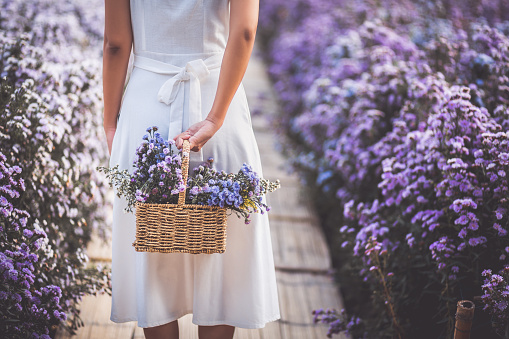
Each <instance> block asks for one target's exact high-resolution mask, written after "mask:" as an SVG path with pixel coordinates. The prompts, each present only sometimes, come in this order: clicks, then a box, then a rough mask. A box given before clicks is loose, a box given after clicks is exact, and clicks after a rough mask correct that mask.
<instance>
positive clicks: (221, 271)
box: [103, 0, 279, 339]
mask: <svg viewBox="0 0 509 339" xmlns="http://www.w3.org/2000/svg"><path fill="white" fill-rule="evenodd" d="M105 9H106V23H105V31H104V68H103V86H104V130H105V133H106V136H107V141H108V148H109V150H110V155H111V157H110V166H115V165H117V164H118V165H120V169H128V170H130V171H132V162H133V158H134V154H135V149H136V147H137V146H138V145H139V143H140V142H141V140H142V137H143V135H144V134H145V133H146V132H145V129H146V128H147V127H149V126H153V125H155V126H158V127H159V132H160V133H161V134H162V136H163V137H165V138H173V139H174V140H175V141H176V144H177V147H179V148H181V147H182V143H183V140H185V139H188V140H189V142H190V144H191V149H192V151H194V152H191V162H192V165H196V164H199V162H201V161H203V159H208V158H210V157H212V158H213V159H214V162H213V164H214V166H215V167H216V169H218V170H225V171H227V172H234V171H235V172H236V171H238V170H239V169H240V167H241V165H242V164H243V163H248V164H250V165H251V166H252V167H253V168H254V170H255V171H257V172H258V173H259V174H260V175H262V173H261V164H260V157H259V153H258V148H257V145H256V141H255V139H254V134H253V130H252V126H251V120H250V115H249V109H248V107H247V101H246V97H245V93H244V89H243V87H242V85H241V80H242V77H243V76H244V72H245V70H246V67H247V64H248V61H249V57H250V54H251V51H252V48H253V43H254V38H255V32H256V27H257V20H258V0H131V1H129V0H106V6H105ZM132 47H133V51H134V68H133V72H132V74H131V75H130V78H129V82H128V84H127V88H126V89H125V92H124V82H125V78H126V73H127V68H128V60H129V55H130V52H131V48H132ZM125 204H126V202H125V200H123V199H120V198H117V197H115V201H114V207H113V262H112V291H113V296H112V313H111V320H112V321H114V322H126V321H138V326H140V327H143V328H144V333H145V336H146V337H147V338H149V339H150V338H178V323H177V321H176V320H177V319H178V318H179V317H181V316H183V315H185V314H187V313H193V323H195V324H197V325H198V326H199V328H198V332H199V336H200V338H206V339H213V338H221V339H225V338H232V337H233V333H234V330H235V327H242V328H261V327H264V326H265V324H266V323H267V322H269V321H273V320H276V319H279V307H278V300H277V289H276V280H275V272H274V262H273V257H272V248H271V241H270V232H269V224H268V219H267V216H266V215H255V216H254V217H253V220H252V222H251V224H250V225H247V226H246V225H244V224H243V221H242V220H239V219H238V218H237V217H236V216H235V215H233V216H230V217H229V219H228V227H227V235H228V245H227V248H226V252H225V253H223V254H212V255H193V254H183V253H172V254H161V253H139V252H135V251H134V248H133V247H132V245H131V244H132V242H133V240H134V234H135V217H134V215H133V214H125V213H123V209H124V207H125Z"/></svg>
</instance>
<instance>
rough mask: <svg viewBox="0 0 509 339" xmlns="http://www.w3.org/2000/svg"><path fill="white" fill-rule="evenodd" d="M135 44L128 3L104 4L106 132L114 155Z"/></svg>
mask: <svg viewBox="0 0 509 339" xmlns="http://www.w3.org/2000/svg"><path fill="white" fill-rule="evenodd" d="M132 43H133V36H132V29H131V11H130V7H129V0H105V26H104V47H103V92H104V121H103V125H104V132H105V133H106V139H107V141H108V150H109V152H110V154H111V146H112V142H113V136H114V135H115V131H116V129H117V116H118V113H119V111H120V104H121V101H122V93H123V90H124V82H125V77H126V73H127V65H128V63H129V55H130V53H131V47H132Z"/></svg>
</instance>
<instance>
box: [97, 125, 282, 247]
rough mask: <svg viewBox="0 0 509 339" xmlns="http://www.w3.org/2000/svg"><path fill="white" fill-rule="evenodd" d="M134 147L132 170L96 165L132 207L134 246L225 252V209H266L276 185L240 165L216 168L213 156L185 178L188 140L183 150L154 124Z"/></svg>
mask: <svg viewBox="0 0 509 339" xmlns="http://www.w3.org/2000/svg"><path fill="white" fill-rule="evenodd" d="M147 132H148V134H146V135H145V136H144V137H143V142H142V143H141V145H140V146H139V147H138V148H137V149H136V156H135V159H134V163H133V166H134V168H135V169H134V171H133V173H132V174H131V173H129V171H128V170H122V171H121V170H119V168H118V165H117V166H115V167H113V168H107V167H98V170H100V171H103V172H105V173H106V177H107V179H108V180H109V183H110V186H111V187H113V186H114V187H115V188H116V190H117V195H118V196H119V197H122V196H123V197H124V198H125V199H126V201H127V207H126V208H125V210H126V212H132V211H133V209H134V208H135V211H136V213H135V214H136V240H135V242H134V243H133V246H134V247H135V249H136V250H137V251H143V252H163V253H175V252H176V253H209V254H210V253H223V252H224V251H225V249H226V218H227V211H229V212H230V213H236V214H237V215H238V216H239V217H241V218H244V221H245V223H246V224H248V223H249V221H250V219H249V218H250V215H251V213H257V212H259V213H262V214H263V213H264V212H268V211H269V206H267V205H266V204H265V203H264V201H263V196H264V195H265V194H266V193H268V192H273V191H274V190H276V189H277V188H279V187H280V185H279V181H275V182H271V181H269V180H265V179H262V178H260V177H259V176H258V174H257V173H256V172H254V171H253V169H252V168H251V166H249V165H247V164H244V165H243V166H242V167H241V168H240V170H239V172H238V173H236V174H235V173H226V172H224V171H221V172H219V171H217V170H215V169H213V168H212V167H211V164H212V161H213V160H212V159H209V161H208V162H207V163H205V164H204V165H201V166H199V167H197V168H195V169H194V174H193V175H191V176H190V177H188V168H189V152H190V150H189V142H188V141H187V140H186V141H185V142H184V146H183V149H182V153H181V154H180V153H176V152H174V146H175V142H174V141H173V140H164V139H163V138H162V137H161V135H160V134H159V133H158V132H157V127H156V126H154V127H149V128H148V129H147Z"/></svg>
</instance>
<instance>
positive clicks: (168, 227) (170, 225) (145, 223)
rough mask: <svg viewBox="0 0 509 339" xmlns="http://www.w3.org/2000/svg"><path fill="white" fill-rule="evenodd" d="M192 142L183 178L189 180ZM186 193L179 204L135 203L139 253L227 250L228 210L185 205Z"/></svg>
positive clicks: (185, 148)
mask: <svg viewBox="0 0 509 339" xmlns="http://www.w3.org/2000/svg"><path fill="white" fill-rule="evenodd" d="M189 151H190V150H189V142H188V141H187V140H185V141H184V146H183V152H182V154H183V156H182V177H183V179H184V183H187V175H188V169H189ZM185 200H186V192H185V191H184V192H180V193H179V199H178V203H177V204H148V203H140V202H138V203H136V240H135V242H134V243H133V246H134V248H135V249H136V251H138V252H160V253H192V254H199V253H206V254H212V253H224V251H225V250H226V209H225V208H220V207H211V206H202V205H191V204H187V205H186V204H185Z"/></svg>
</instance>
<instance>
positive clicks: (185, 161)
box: [177, 140, 191, 206]
mask: <svg viewBox="0 0 509 339" xmlns="http://www.w3.org/2000/svg"><path fill="white" fill-rule="evenodd" d="M190 151H191V145H190V144H189V140H184V144H183V146H182V164H181V167H180V169H181V170H182V179H183V180H184V186H185V187H186V189H184V191H182V192H180V193H179V200H178V203H177V205H179V206H182V205H184V203H185V202H186V190H187V174H188V171H189V152H190Z"/></svg>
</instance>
